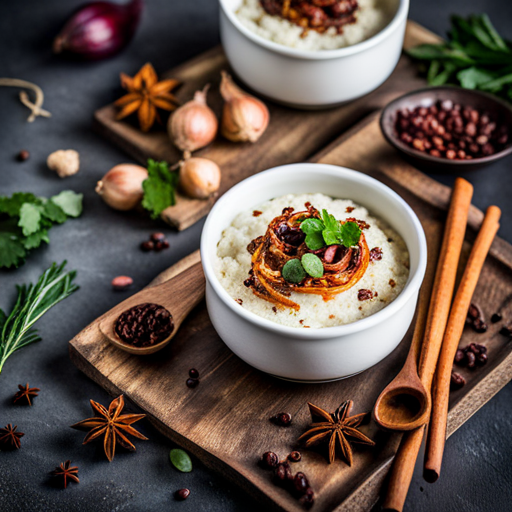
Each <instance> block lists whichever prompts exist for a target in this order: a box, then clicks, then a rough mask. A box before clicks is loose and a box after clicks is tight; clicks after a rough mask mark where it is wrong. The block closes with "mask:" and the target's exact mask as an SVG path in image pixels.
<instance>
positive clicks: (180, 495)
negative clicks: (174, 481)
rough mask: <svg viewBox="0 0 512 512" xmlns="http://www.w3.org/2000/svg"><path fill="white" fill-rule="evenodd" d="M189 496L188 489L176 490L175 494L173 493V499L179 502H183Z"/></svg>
mask: <svg viewBox="0 0 512 512" xmlns="http://www.w3.org/2000/svg"><path fill="white" fill-rule="evenodd" d="M189 496H190V491H189V490H188V489H178V490H177V491H176V492H175V493H174V497H175V498H176V499H177V500H179V501H183V500H186V499H187V498H188V497H189Z"/></svg>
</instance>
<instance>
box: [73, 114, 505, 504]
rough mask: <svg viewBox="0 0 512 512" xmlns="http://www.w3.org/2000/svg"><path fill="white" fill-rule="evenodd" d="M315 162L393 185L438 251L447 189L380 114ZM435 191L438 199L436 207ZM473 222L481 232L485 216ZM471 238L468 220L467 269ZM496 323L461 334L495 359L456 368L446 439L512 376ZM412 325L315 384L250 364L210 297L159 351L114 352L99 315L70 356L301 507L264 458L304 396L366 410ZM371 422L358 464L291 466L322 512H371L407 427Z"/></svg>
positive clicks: (217, 461)
mask: <svg viewBox="0 0 512 512" xmlns="http://www.w3.org/2000/svg"><path fill="white" fill-rule="evenodd" d="M313 160H315V161H320V162H324V163H330V164H336V165H344V166H348V167H352V168H355V169H357V170H359V171H362V172H365V173H367V174H369V175H372V176H374V177H376V178H377V179H379V180H381V181H383V182H384V183H386V184H387V185H389V186H390V187H392V188H393V189H394V190H395V191H396V192H397V193H398V194H400V195H401V196H402V197H403V198H404V199H405V200H406V201H407V202H408V203H409V204H410V205H411V207H412V208H413V209H414V210H415V212H416V213H417V215H418V216H419V218H420V220H421V222H422V225H423V228H424V229H425V233H426V236H427V240H428V250H429V257H430V258H433V257H434V258H435V256H436V254H437V252H438V250H439V243H440V239H441V237H442V232H443V225H444V220H445V216H446V209H447V206H448V199H449V194H450V190H449V189H448V188H447V187H445V186H443V185H441V184H439V183H437V182H435V181H434V180H432V179H430V178H428V177H426V176H424V175H423V174H421V173H420V172H419V171H416V170H415V169H413V168H412V167H410V166H409V165H408V164H406V163H404V162H403V160H402V159H401V158H400V156H399V155H398V154H397V153H396V152H395V150H394V149H393V148H391V147H390V146H389V145H387V143H386V142H385V141H384V139H383V137H382V135H381V133H380V130H379V127H378V122H377V118H376V117H375V116H372V117H371V118H369V119H368V120H365V121H364V122H363V123H361V124H360V125H359V126H358V127H356V128H354V129H352V130H351V131H350V133H349V134H347V135H346V136H343V137H342V138H341V139H340V140H339V141H337V142H335V143H333V144H332V145H331V146H330V147H329V148H328V149H327V150H326V151H323V152H322V154H320V155H319V156H318V157H317V158H314V159H313ZM425 188H427V189H428V192H427V191H426V190H425ZM415 192H418V194H416V193H415ZM429 198H435V202H434V204H433V202H431V201H429ZM473 212H474V214H473V216H474V218H475V219H478V218H480V219H481V218H482V214H481V212H479V211H478V210H476V209H475V210H473ZM473 224H474V225H475V227H477V225H478V220H475V221H474V222H473ZM473 237H474V233H473V227H472V225H471V226H470V227H469V229H468V232H467V233H466V242H465V244H464V248H463V257H462V264H463V263H464V262H465V258H467V255H468V252H469V249H470V241H471V240H472V239H473ZM511 252H512V248H511V246H510V245H509V244H507V243H506V242H504V241H502V240H501V241H500V240H498V239H497V240H496V241H495V243H494V244H493V246H492V249H491V252H490V255H489V257H488V258H487V260H486V264H485V266H484V269H483V272H482V276H481V279H480V281H479V284H478V286H477V290H476V292H475V300H476V301H477V302H478V303H479V304H481V305H482V307H483V309H484V312H485V313H486V315H487V316H490V315H491V314H492V313H494V312H495V311H498V310H501V311H502V312H503V314H504V316H510V315H511V314H512V295H511V290H512V271H511V265H510V264H507V263H506V262H507V261H508V258H509V257H510V256H509V255H510V254H511ZM198 258H199V256H198V254H197V253H194V255H191V256H190V257H189V258H188V260H187V261H182V262H180V263H179V264H178V265H179V267H172V268H171V269H169V270H168V271H166V272H164V273H162V274H161V275H160V276H158V277H157V278H156V279H155V281H153V283H152V284H156V283H158V282H162V281H163V280H165V279H169V277H171V276H172V275H175V274H176V272H178V271H179V270H183V268H187V267H189V266H190V265H191V264H193V263H194V262H197V260H198ZM499 327H500V326H499V324H498V325H497V324H490V325H489V330H488V332H487V333H485V334H477V333H475V332H473V331H471V330H469V329H466V330H465V331H464V336H463V339H462V342H461V345H463V346H465V345H466V344H468V343H471V342H478V343H485V344H486V345H487V347H488V351H489V363H488V364H487V365H486V366H484V367H482V368H479V369H477V370H476V371H474V372H471V371H469V370H466V369H461V370H460V373H462V374H463V375H464V377H465V378H466V379H467V382H468V383H467V385H466V386H465V387H464V388H462V389H461V390H459V391H456V392H454V393H452V395H451V399H450V413H449V417H448V435H449V434H451V433H452V432H453V431H455V430H456V429H457V428H458V427H459V426H460V425H461V424H462V423H463V422H464V421H466V420H467V418H468V417H469V416H471V415H472V414H473V413H474V412H476V411H477V410H478V408H480V407H481V406H482V405H483V404H484V403H485V402H486V401H487V400H489V399H490V398H491V397H492V396H493V395H494V394H495V393H496V392H497V391H498V390H499V389H501V388H502V387H503V386H504V385H505V384H506V383H507V382H508V381H509V380H510V379H511V378H512V364H511V363H512V344H507V342H506V339H505V338H504V337H503V336H502V335H500V334H499V333H498V330H499ZM411 331H412V330H411ZM411 331H410V332H409V333H408V334H407V335H406V337H405V338H404V340H403V342H402V343H401V344H400V346H399V347H398V348H397V349H396V350H395V351H394V352H393V353H392V354H391V355H390V356H389V357H387V358H386V359H385V360H384V361H382V362H381V363H379V364H378V365H376V366H375V367H373V368H372V369H371V370H368V371H366V372H364V373H362V374H361V375H358V376H355V377H352V378H350V379H348V380H343V381H339V382H334V383H329V384H317V385H309V384H293V383H289V382H285V381H280V380H277V379H275V378H273V377H270V376H268V375H265V374H263V373H261V372H258V371H256V370H254V369H252V368H251V367H249V366H248V365H246V364H245V363H244V362H242V361H241V360H240V359H238V358H237V357H236V356H235V355H233V354H232V353H231V352H230V351H229V349H227V347H226V346H225V345H224V344H223V343H222V341H221V340H220V339H219V338H218V336H217V335H216V333H215V331H214V330H213V328H212V326H211V324H210V321H209V319H208V315H207V313H206V310H205V307H204V304H200V305H199V306H198V307H197V308H196V309H195V310H194V311H193V312H192V314H191V315H190V317H189V318H188V319H187V320H186V321H185V322H184V323H183V325H182V328H181V331H180V332H179V333H178V335H177V336H176V338H175V339H174V340H173V342H172V343H171V344H169V346H168V347H166V348H165V349H163V350H162V351H161V352H159V353H158V354H156V355H155V356H147V357H143V358H142V357H136V356H132V355H129V354H126V353H124V352H121V351H119V350H118V349H116V348H114V347H113V346H111V345H110V343H108V342H107V341H104V340H103V339H101V337H100V336H99V332H98V320H97V321H95V322H94V323H93V324H91V325H90V326H88V327H87V328H86V329H85V330H84V331H82V332H81V333H80V334H78V336H76V337H75V338H74V339H73V340H72V341H71V342H70V354H71V358H72V360H73V361H74V363H75V364H76V365H77V366H78V367H79V368H80V369H81V370H82V371H84V372H85V373H86V374H87V375H89V376H90V377H91V378H93V379H94V380H95V381H96V382H98V383H99V384H100V385H101V386H103V387H104V388H105V389H107V390H108V391H109V392H110V393H112V394H116V393H120V392H123V393H125V395H126V396H127V397H128V398H129V399H130V400H132V401H133V402H134V403H136V404H137V405H138V406H139V407H141V408H142V409H144V410H145V411H146V412H147V414H148V416H149V418H150V419H151V421H152V422H153V423H154V424H155V425H156V426H157V428H158V429H159V430H161V431H162V432H163V433H164V434H165V435H166V436H168V437H169V438H170V439H172V440H173V441H175V442H177V443H178V444H180V445H181V446H183V447H184V448H185V449H187V450H189V451H190V452H191V453H193V454H194V455H196V456H197V457H199V458H200V459H201V460H202V461H203V462H204V463H205V464H206V465H207V466H209V467H211V468H214V469H215V470H217V471H220V472H221V473H223V474H224V475H225V476H227V477H229V478H231V479H232V480H234V481H235V482H236V483H238V484H239V485H240V486H241V487H243V488H244V489H245V490H247V491H248V492H249V493H250V494H251V495H252V496H254V497H257V498H258V499H259V500H261V501H262V503H263V504H264V505H265V506H269V507H272V508H274V509H278V510H286V511H290V512H291V511H295V512H298V511H299V510H302V509H301V507H300V506H299V504H298V502H297V501H296V500H294V499H293V498H292V497H291V496H290V495H289V494H288V493H287V492H286V491H284V490H281V489H279V488H277V487H275V486H273V485H272V484H271V482H270V475H269V474H268V472H267V471H264V470H262V469H260V468H259V467H258V466H257V464H256V463H257V460H258V457H259V456H260V455H261V453H263V452H265V451H267V450H274V451H276V452H277V453H278V454H279V455H280V456H281V457H283V458H284V457H285V456H286V455H287V453H289V452H290V450H291V449H292V448H293V447H294V446H295V440H296V439H297V438H298V437H299V435H300V434H302V433H303V432H304V431H305V430H306V428H307V426H308V424H309V413H308V408H307V402H308V401H311V402H313V403H315V404H318V405H319V406H322V407H324V408H326V409H330V410H334V409H335V408H336V407H337V406H338V405H339V403H341V402H342V401H343V400H346V399H352V400H354V402H355V408H354V412H355V413H357V412H361V411H370V410H371V409H372V407H373V404H374V402H375V400H376V398H377V396H378V394H379V393H380V391H381V390H382V389H383V387H384V386H385V385H387V384H388V382H390V381H391V380H392V379H393V377H394V376H395V375H396V374H397V373H398V371H399V370H400V368H401V366H402V365H403V362H404V360H405V357H406V354H407V351H408V348H409V345H410V341H411V335H412V332H411ZM241 335H243V333H241ZM191 367H196V368H198V369H199V371H200V373H201V384H200V385H199V387H198V388H196V389H194V390H190V389H188V388H187V387H186V386H185V380H186V378H187V372H188V369H189V368H191ZM170 397H172V398H170ZM282 410H284V411H288V412H290V413H291V414H292V415H293V418H294V420H293V424H292V426H291V427H289V428H287V429H284V428H279V427H276V426H274V425H272V424H271V423H270V422H269V420H268V418H269V417H270V416H272V415H273V414H275V413H277V412H279V411H282ZM365 428H366V433H367V434H368V435H369V436H370V437H371V438H372V439H374V440H375V441H376V442H377V446H376V447H375V448H374V449H365V448H361V447H357V446H356V447H355V457H354V465H353V466H352V467H350V468H349V467H347V466H346V465H344V464H343V463H342V462H341V461H336V462H335V463H333V464H331V465H329V464H328V463H327V462H326V459H325V457H324V456H323V454H322V453H318V452H314V451H304V452H303V460H302V461H301V462H300V463H298V464H296V465H294V470H295V471H299V470H304V471H305V472H306V473H307V474H308V476H309V477H310V480H311V482H312V485H313V487H314V489H315V491H316V493H317V502H316V505H315V508H314V509H313V510H314V511H318V512H326V511H331V510H337V511H341V510H343V511H346V510H354V511H356V510H357V511H363V510H368V509H369V508H370V507H371V506H372V505H373V504H374V503H375V502H376V501H377V499H378V496H379V491H380V488H381V485H382V482H383V481H384V478H385V475H386V474H387V470H388V468H389V464H390V462H391V460H392V458H393V455H394V453H395V451H396V449H397V447H398V443H399V442H400V434H394V433H387V432H384V431H381V430H379V429H378V428H377V426H376V424H375V423H374V422H371V423H370V424H369V425H368V426H367V427H365Z"/></svg>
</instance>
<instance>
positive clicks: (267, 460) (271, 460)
mask: <svg viewBox="0 0 512 512" xmlns="http://www.w3.org/2000/svg"><path fill="white" fill-rule="evenodd" d="M278 464H279V457H278V456H277V454H276V453H274V452H265V453H264V454H263V455H262V456H261V459H260V466H261V467H263V468H264V469H274V468H275V467H277V465H278Z"/></svg>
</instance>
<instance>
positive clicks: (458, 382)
mask: <svg viewBox="0 0 512 512" xmlns="http://www.w3.org/2000/svg"><path fill="white" fill-rule="evenodd" d="M465 384H466V379H465V378H464V377H463V376H462V375H460V373H457V372H452V376H451V379H450V388H451V389H452V390H456V389H460V388H461V387H462V386H464V385H465Z"/></svg>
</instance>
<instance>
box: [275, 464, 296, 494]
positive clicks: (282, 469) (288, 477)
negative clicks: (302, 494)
mask: <svg viewBox="0 0 512 512" xmlns="http://www.w3.org/2000/svg"><path fill="white" fill-rule="evenodd" d="M272 481H273V482H274V484H275V485H278V486H279V487H284V488H287V487H289V486H290V484H291V483H292V481H293V473H292V469H291V467H290V464H288V462H279V463H278V464H277V466H276V467H275V468H274V474H273V476H272Z"/></svg>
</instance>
